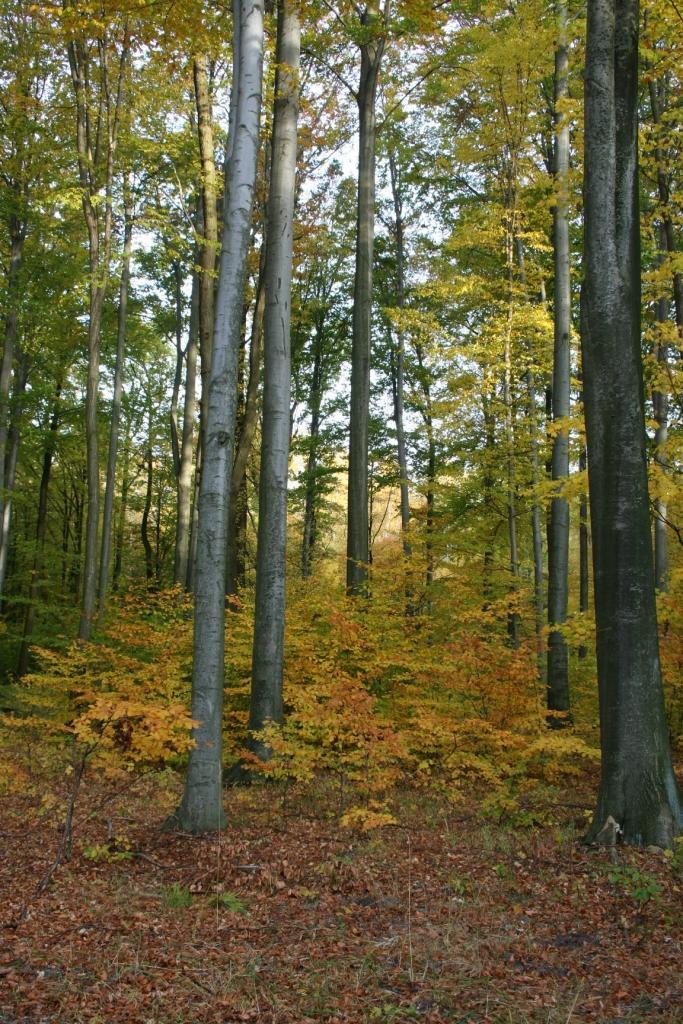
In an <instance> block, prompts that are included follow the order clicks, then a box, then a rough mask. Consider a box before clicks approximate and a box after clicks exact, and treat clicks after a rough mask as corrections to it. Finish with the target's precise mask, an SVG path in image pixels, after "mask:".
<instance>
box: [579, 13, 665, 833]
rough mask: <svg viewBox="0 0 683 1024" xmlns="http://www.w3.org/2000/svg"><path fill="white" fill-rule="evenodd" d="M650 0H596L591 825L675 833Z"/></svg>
mask: <svg viewBox="0 0 683 1024" xmlns="http://www.w3.org/2000/svg"><path fill="white" fill-rule="evenodd" d="M638 21H639V10H638V0H588V35H587V50H586V74H585V117H586V121H585V162H584V166H585V181H584V210H585V250H584V272H585V283H584V288H583V293H582V300H583V304H584V307H583V315H582V335H583V337H582V344H583V373H584V406H585V413H586V433H587V442H588V473H589V481H590V506H591V527H592V542H593V569H594V588H595V618H596V639H597V660H598V683H599V692H600V745H601V750H602V767H601V779H600V791H599V794H598V800H597V807H596V811H595V816H594V819H593V823H592V826H591V829H590V832H589V838H591V839H596V838H600V837H601V835H602V834H603V833H604V831H605V828H609V829H612V830H613V828H614V826H612V825H611V822H610V819H613V821H614V822H616V825H617V826H618V828H619V830H620V835H621V837H622V838H623V840H624V841H625V842H628V843H635V844H642V845H648V844H651V843H652V844H656V845H661V846H672V845H673V842H674V837H675V835H676V834H677V833H679V832H680V830H681V829H682V828H683V804H682V802H681V797H680V793H679V790H678V786H677V784H676V780H675V776H674V773H673V769H672V763H671V750H670V745H669V736H668V730H667V722H666V714H665V709H664V698H663V693H662V681H661V670H660V659H659V644H658V637H657V613H656V606H655V579H654V561H653V556H652V544H651V535H650V509H649V499H648V480H647V462H646V434H645V411H644V406H645V403H644V395H643V372H642V357H641V337H640V315H641V312H640V273H641V268H640V218H639V201H638V200H639V196H638Z"/></svg>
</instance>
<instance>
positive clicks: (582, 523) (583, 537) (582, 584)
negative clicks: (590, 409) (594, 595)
mask: <svg viewBox="0 0 683 1024" xmlns="http://www.w3.org/2000/svg"><path fill="white" fill-rule="evenodd" d="M586 466H587V461H586V446H585V444H584V445H582V446H581V451H580V453H579V472H581V473H585V471H586ZM588 543H589V535H588V495H587V494H586V492H585V490H584V491H582V492H581V497H580V498H579V611H580V612H581V613H582V614H583V615H585V613H586V612H587V611H588ZM587 654H588V651H587V649H586V646H585V645H584V644H581V645H580V647H579V658H585V657H586V655H587Z"/></svg>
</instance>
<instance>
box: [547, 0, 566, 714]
mask: <svg viewBox="0 0 683 1024" xmlns="http://www.w3.org/2000/svg"><path fill="white" fill-rule="evenodd" d="M557 35H558V40H557V47H556V50H555V103H554V110H553V114H554V121H555V148H554V161H553V163H554V166H553V171H554V174H555V187H556V189H557V193H556V196H555V206H554V208H553V254H554V263H555V302H554V317H553V320H554V326H555V332H554V334H555V337H554V350H553V384H552V414H553V424H554V427H555V433H554V436H553V453H552V463H551V465H552V478H553V481H554V482H555V483H556V486H557V485H558V484H559V485H560V486H561V484H562V481H564V480H566V479H567V477H568V476H569V429H568V426H567V420H568V418H569V402H570V393H571V343H570V342H571V286H570V277H569V210H568V189H567V178H568V174H569V121H568V119H567V116H566V113H565V112H564V111H563V109H562V103H563V101H564V100H566V97H567V94H568V85H567V75H568V70H569V57H568V50H567V5H566V2H565V0H558V3H557ZM568 583H569V502H568V500H567V499H566V498H565V497H564V496H563V495H561V494H557V493H555V494H553V497H552V500H551V502H550V522H549V524H548V624H549V626H550V630H549V633H548V709H549V710H550V711H558V712H563V713H565V714H566V713H568V712H569V665H568V658H567V644H566V642H565V639H564V636H563V635H562V631H561V627H562V625H563V624H564V622H565V621H566V619H567V597H568V589H569V588H568ZM557 626H559V627H560V628H559V629H556V628H554V627H557ZM563 721H566V719H561V718H551V724H554V725H558V724H562V723H563Z"/></svg>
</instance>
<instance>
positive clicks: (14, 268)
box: [0, 215, 26, 600]
mask: <svg viewBox="0 0 683 1024" xmlns="http://www.w3.org/2000/svg"><path fill="white" fill-rule="evenodd" d="M9 221H10V224H9V228H10V230H9V234H10V257H9V269H8V272H7V285H6V287H7V314H6V316H5V344H4V348H3V352H2V363H1V364H0V523H2V522H3V521H4V506H5V502H6V500H7V498H6V491H7V480H6V468H7V457H6V456H7V439H8V434H9V431H10V424H9V391H10V382H11V380H12V365H13V362H14V349H15V345H16V341H17V324H18V306H19V294H18V292H19V270H20V268H21V261H22V257H23V253H24V239H25V237H26V226H25V224H23V223H21V222H20V221H19V219H18V217H16V216H15V215H11V216H10V218H9ZM2 582H3V583H4V576H3V580H2ZM2 593H3V588H2V586H1V585H0V600H2Z"/></svg>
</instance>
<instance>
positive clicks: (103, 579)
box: [98, 180, 133, 617]
mask: <svg viewBox="0 0 683 1024" xmlns="http://www.w3.org/2000/svg"><path fill="white" fill-rule="evenodd" d="M123 188H124V199H123V209H124V226H123V259H122V265H121V280H120V283H119V305H118V311H117V332H116V360H115V363H114V393H113V395H112V402H111V420H110V424H109V454H108V457H107V481H106V484H105V489H104V511H103V514H102V550H101V553H100V579H99V591H98V614H99V616H100V617H101V616H102V615H104V612H105V608H106V603H107V590H108V587H109V561H110V557H109V556H110V550H111V533H112V519H113V514H114V492H115V490H116V463H117V459H118V452H119V426H120V421H121V393H122V391H123V369H124V363H125V348H126V318H127V311H128V288H129V285H130V259H131V253H132V250H133V207H132V199H131V195H130V181H129V180H124V186H123Z"/></svg>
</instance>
